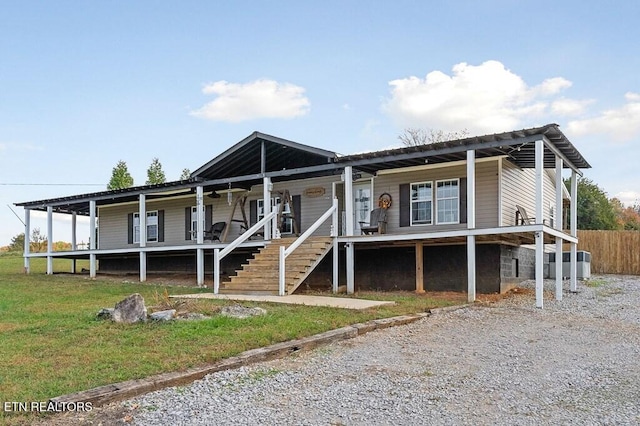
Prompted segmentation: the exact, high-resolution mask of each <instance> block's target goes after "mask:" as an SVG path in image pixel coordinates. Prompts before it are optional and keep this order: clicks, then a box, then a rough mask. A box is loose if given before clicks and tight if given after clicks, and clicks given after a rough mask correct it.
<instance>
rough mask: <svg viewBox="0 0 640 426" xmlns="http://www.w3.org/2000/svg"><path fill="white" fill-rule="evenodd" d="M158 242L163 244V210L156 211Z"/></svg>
mask: <svg viewBox="0 0 640 426" xmlns="http://www.w3.org/2000/svg"><path fill="white" fill-rule="evenodd" d="M158 242H159V243H162V242H164V210H158Z"/></svg>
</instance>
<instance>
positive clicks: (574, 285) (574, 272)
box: [569, 171, 578, 292]
mask: <svg viewBox="0 0 640 426" xmlns="http://www.w3.org/2000/svg"><path fill="white" fill-rule="evenodd" d="M571 236H572V237H576V238H577V237H578V176H577V174H576V172H575V171H573V172H571ZM570 262H571V263H570V271H571V272H570V274H569V275H570V279H571V285H570V289H571V291H573V292H575V291H578V244H576V243H571V260H570Z"/></svg>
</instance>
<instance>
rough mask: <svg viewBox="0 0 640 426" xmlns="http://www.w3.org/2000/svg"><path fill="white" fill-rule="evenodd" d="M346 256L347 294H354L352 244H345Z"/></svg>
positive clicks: (353, 255)
mask: <svg viewBox="0 0 640 426" xmlns="http://www.w3.org/2000/svg"><path fill="white" fill-rule="evenodd" d="M345 249H346V252H347V253H346V254H347V264H346V266H347V294H353V293H354V292H355V270H354V268H355V253H354V249H353V243H346V244H345Z"/></svg>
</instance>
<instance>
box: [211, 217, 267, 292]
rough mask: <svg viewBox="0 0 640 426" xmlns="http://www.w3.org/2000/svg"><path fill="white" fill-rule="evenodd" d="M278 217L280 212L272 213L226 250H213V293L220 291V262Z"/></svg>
mask: <svg viewBox="0 0 640 426" xmlns="http://www.w3.org/2000/svg"><path fill="white" fill-rule="evenodd" d="M277 215H278V211H277V210H276V211H272V212H271V213H269V214H268V215H266V216H265V217H263V218H262V219H260V220H259V221H258V223H256V224H255V225H253V226H252V227H251V228H249V229H247V231H246V232H244V233H243V234H242V235H240V236H239V237H238V238H236V239H235V240H233V242H232V243H231V244H229V245H228V246H226V247H225V248H224V249H222V250H220V249H215V250H213V293H214V294H218V292H219V291H220V260H222V259H223V258H224V257H225V256H226V255H228V254H229V253H231V252H232V251H233V250H235V249H236V248H237V247H238V246H239V245H240V244H242V243H244V242H245V241H246V240H248V239H249V238H251V236H252V235H253V234H254V233H256V232H257V231H258V229H260V228H262V227H263V226H264V225H265V224H266V223H267V222H269V221H270V220H272V219H273V218H274V217H276V216H277Z"/></svg>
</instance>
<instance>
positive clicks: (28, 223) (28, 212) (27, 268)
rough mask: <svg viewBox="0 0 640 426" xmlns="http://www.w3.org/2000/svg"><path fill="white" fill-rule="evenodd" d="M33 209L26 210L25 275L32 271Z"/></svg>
mask: <svg viewBox="0 0 640 426" xmlns="http://www.w3.org/2000/svg"><path fill="white" fill-rule="evenodd" d="M30 252H31V209H28V208H25V209H24V273H25V274H28V273H29V272H30V269H31V258H30V257H29V253H30Z"/></svg>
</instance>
